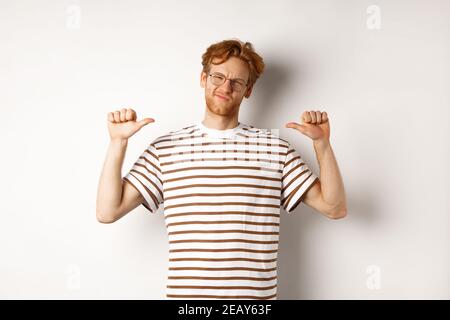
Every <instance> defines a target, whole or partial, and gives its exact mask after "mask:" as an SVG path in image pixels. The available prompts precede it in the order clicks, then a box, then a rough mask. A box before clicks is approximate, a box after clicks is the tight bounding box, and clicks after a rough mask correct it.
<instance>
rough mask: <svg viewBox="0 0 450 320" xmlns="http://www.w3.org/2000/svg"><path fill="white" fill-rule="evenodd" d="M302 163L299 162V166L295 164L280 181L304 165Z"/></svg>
mask: <svg viewBox="0 0 450 320" xmlns="http://www.w3.org/2000/svg"><path fill="white" fill-rule="evenodd" d="M304 164H305V163H304V162H300V163H299V164H297V165H296V166H295V167H293V168H292V169H291V170H289V171H288V172H287V173H286V174H285V175H284V176H283V177H282V178H281V180H283V181H284V180H286V178H287V177H288V176H289V175H290V174H291V173H292V171H295V170H296V169H297V168H298V167H301V166H302V165H304Z"/></svg>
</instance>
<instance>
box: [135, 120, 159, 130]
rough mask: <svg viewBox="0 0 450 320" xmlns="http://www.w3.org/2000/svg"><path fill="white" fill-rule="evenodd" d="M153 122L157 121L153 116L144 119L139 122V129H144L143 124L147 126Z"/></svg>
mask: <svg viewBox="0 0 450 320" xmlns="http://www.w3.org/2000/svg"><path fill="white" fill-rule="evenodd" d="M151 122H155V120H154V119H152V118H145V119H142V120H141V121H139V122H138V125H139V129H142V127H143V126H146V125H147V124H149V123H151Z"/></svg>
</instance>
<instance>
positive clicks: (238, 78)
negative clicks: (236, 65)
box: [210, 71, 247, 83]
mask: <svg viewBox="0 0 450 320" xmlns="http://www.w3.org/2000/svg"><path fill="white" fill-rule="evenodd" d="M210 73H219V74H221V75H223V76H225V75H224V74H223V73H222V72H220V71H211V72H210ZM232 80H242V81H244V82H245V83H247V81H245V80H244V79H242V78H232Z"/></svg>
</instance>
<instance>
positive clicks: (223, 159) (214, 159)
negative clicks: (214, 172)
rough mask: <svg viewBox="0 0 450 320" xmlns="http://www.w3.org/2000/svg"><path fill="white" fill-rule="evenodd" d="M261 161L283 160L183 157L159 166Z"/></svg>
mask: <svg viewBox="0 0 450 320" xmlns="http://www.w3.org/2000/svg"><path fill="white" fill-rule="evenodd" d="M230 160H231V161H262V162H269V163H278V164H283V161H275V160H270V159H246V158H237V157H234V158H200V159H183V160H177V161H170V162H163V163H161V166H168V165H171V164H176V163H183V162H197V161H217V162H223V161H230Z"/></svg>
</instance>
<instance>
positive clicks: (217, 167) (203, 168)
mask: <svg viewBox="0 0 450 320" xmlns="http://www.w3.org/2000/svg"><path fill="white" fill-rule="evenodd" d="M208 169H211V170H216V169H221V170H222V169H224V170H225V169H226V170H228V169H244V170H247V169H248V170H258V171H269V172H277V173H282V172H283V170H281V169H280V170H277V169H271V168H265V167H258V166H201V167H186V168H180V169H173V170H167V171H165V172H164V173H165V174H169V173H175V172H180V171H186V170H208Z"/></svg>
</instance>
